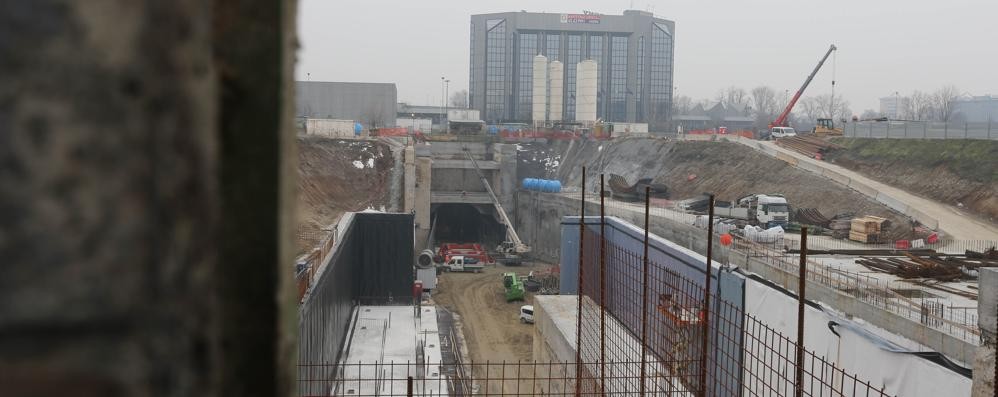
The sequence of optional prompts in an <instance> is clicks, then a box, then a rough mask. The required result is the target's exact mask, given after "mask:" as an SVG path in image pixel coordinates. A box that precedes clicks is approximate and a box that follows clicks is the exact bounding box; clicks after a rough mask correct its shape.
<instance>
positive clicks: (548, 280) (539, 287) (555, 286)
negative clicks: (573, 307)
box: [523, 266, 561, 295]
mask: <svg viewBox="0 0 998 397" xmlns="http://www.w3.org/2000/svg"><path fill="white" fill-rule="evenodd" d="M523 286H524V288H526V290H527V291H529V292H533V293H535V294H538V295H558V293H559V292H560V291H561V279H560V278H559V268H558V266H554V267H552V268H550V269H547V270H542V271H531V272H530V274H529V275H527V279H526V280H523Z"/></svg>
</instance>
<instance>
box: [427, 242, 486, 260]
mask: <svg viewBox="0 0 998 397" xmlns="http://www.w3.org/2000/svg"><path fill="white" fill-rule="evenodd" d="M456 255H460V256H464V257H468V258H475V259H477V260H478V261H479V262H481V263H488V264H493V263H495V262H496V260H495V259H493V258H492V257H491V256H489V254H488V252H486V251H485V247H482V245H481V244H475V243H465V244H456V243H445V244H440V248H439V249H438V250H437V256H439V257H440V259H441V260H442V261H443V262H444V263H446V262H448V261H450V258H451V257H452V256H456Z"/></svg>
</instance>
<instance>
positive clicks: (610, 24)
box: [470, 10, 675, 129]
mask: <svg viewBox="0 0 998 397" xmlns="http://www.w3.org/2000/svg"><path fill="white" fill-rule="evenodd" d="M674 45H675V23H674V22H672V21H668V20H665V19H659V18H655V17H654V15H652V14H651V13H649V12H644V11H635V10H628V11H624V14H623V15H601V14H594V13H583V14H553V13H529V12H506V13H496V14H482V15H472V16H471V71H470V72H471V79H470V81H471V87H470V97H471V98H470V100H471V103H470V105H471V107H472V108H474V109H478V110H479V111H481V115H482V119H483V120H485V121H486V122H488V123H490V124H491V123H499V122H522V123H527V122H530V121H532V120H531V119H532V115H533V114H532V110H533V109H532V101H533V95H532V94H533V92H532V89H533V84H532V83H533V80H532V74H533V69H534V67H533V66H534V65H533V61H534V57H535V56H537V55H538V54H540V55H544V56H546V57H547V60H548V62H554V61H559V62H561V64H562V65H563V67H561V68H559V67H557V66H556V67H555V69H556V70H560V71H561V73H562V75H563V76H562V79H560V80H559V79H556V78H554V77H552V79H551V81H552V83H553V84H554V86H558V84H561V90H562V95H561V97H560V98H558V97H557V96H551V98H554V99H561V102H560V103H559V102H558V101H557V100H554V101H552V102H550V103H552V104H556V106H560V107H561V109H560V111H558V110H549V111H548V112H547V114H549V115H557V117H559V120H575V119H576V103H577V98H576V88H577V79H576V77H577V76H576V74H577V64H578V63H580V62H581V61H583V60H588V59H591V60H594V61H596V63H597V64H598V65H597V71H596V72H597V73H598V76H597V87H598V88H597V104H596V117H598V118H600V119H603V120H606V121H619V122H646V123H649V124H651V125H652V128H653V129H655V128H661V127H663V126H664V125H665V124H666V123H667V122H668V120H669V116H670V115H669V112H670V109H671V107H672V90H673V86H672V76H673V48H674ZM551 86H552V84H548V86H547V89H550V87H551ZM554 117H556V116H552V118H554ZM559 120H551V121H559Z"/></svg>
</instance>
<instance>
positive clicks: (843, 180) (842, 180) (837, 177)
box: [821, 168, 852, 186]
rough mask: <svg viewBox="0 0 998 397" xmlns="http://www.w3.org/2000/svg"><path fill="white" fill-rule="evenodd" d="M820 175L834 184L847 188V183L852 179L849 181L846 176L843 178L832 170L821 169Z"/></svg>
mask: <svg viewBox="0 0 998 397" xmlns="http://www.w3.org/2000/svg"><path fill="white" fill-rule="evenodd" d="M821 175H824V176H825V177H826V178H828V179H831V180H833V181H835V182H838V183H841V184H843V185H846V186H849V182H851V181H852V179H850V178H849V177H848V176H845V175H843V174H842V173H840V172H837V171H832V170H830V169H828V168H825V169H822V170H821Z"/></svg>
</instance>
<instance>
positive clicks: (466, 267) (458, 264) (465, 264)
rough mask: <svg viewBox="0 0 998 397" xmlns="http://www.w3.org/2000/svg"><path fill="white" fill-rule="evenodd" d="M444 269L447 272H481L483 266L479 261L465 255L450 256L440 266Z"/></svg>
mask: <svg viewBox="0 0 998 397" xmlns="http://www.w3.org/2000/svg"><path fill="white" fill-rule="evenodd" d="M441 267H442V268H443V269H444V270H445V271H448V272H474V273H478V272H481V271H482V269H484V268H485V265H483V264H482V263H481V262H479V261H478V260H477V259H475V258H470V257H465V256H461V255H458V256H452V257H451V258H450V259H449V260H447V262H444V264H443V265H442V266H441Z"/></svg>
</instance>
